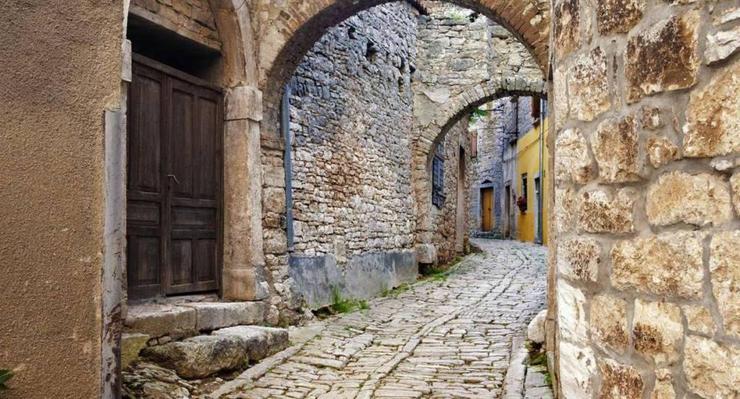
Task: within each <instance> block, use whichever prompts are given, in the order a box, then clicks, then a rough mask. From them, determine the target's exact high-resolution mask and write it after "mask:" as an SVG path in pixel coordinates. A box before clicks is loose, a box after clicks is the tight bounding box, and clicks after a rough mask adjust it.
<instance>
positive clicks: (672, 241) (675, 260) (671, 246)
mask: <svg viewBox="0 0 740 399" xmlns="http://www.w3.org/2000/svg"><path fill="white" fill-rule="evenodd" d="M703 239H704V234H702V233H696V232H677V233H665V234H661V235H658V236H650V237H641V238H636V239H634V240H627V241H621V242H618V243H617V244H616V245H615V246H614V248H613V249H612V251H611V256H612V276H611V278H612V283H613V284H614V286H615V287H617V288H619V289H636V290H638V291H640V292H645V293H649V294H654V295H665V296H679V297H684V298H697V299H698V298H701V294H702V291H703V289H702V280H703V278H704V270H703V267H702V254H703V244H702V241H703ZM646 265H649V267H646Z"/></svg>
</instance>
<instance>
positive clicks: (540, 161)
mask: <svg viewBox="0 0 740 399" xmlns="http://www.w3.org/2000/svg"><path fill="white" fill-rule="evenodd" d="M548 130H549V129H548V126H547V119H546V118H545V123H544V126H540V124H536V125H535V127H534V128H533V129H532V130H530V131H529V132H527V134H525V135H524V136H521V137H520V138H519V140H518V141H517V160H516V170H517V175H516V176H517V180H518V181H517V182H516V183H515V186H516V187H517V193H519V197H518V198H517V199H518V200H520V201H522V202H524V201H526V210H525V211H524V212H522V211H521V209H520V208H519V207H518V206H517V208H518V209H517V210H516V211H517V238H518V239H519V240H521V241H531V242H540V241H541V242H542V243H543V244H545V245H547V242H548V241H547V238H548V237H547V213H548V211H549V210H548V207H547V201H545V200H544V199H546V198H547V195H548V194H549V192H550V185H549V184H548V179H547V178H546V177H547V176H549V175H548V174H549V168H548V165H549V155H548V152H547V148H546V147H545V146H546V143H547V135H548ZM540 136H544V139H543V140H540ZM521 197H523V198H524V199H523V200H521V199H520V198H521ZM518 203H519V201H517V205H518ZM540 210H541V213H542V214H541V216H540V215H538V213H539V212H540ZM539 223H542V227H541V228H540V227H539ZM540 234H541V236H542V239H541V240H540V239H539V237H540Z"/></svg>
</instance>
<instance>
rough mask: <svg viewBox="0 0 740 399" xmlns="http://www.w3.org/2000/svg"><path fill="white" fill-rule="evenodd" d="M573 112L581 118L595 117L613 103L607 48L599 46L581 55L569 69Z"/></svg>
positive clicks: (569, 92)
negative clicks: (605, 51) (608, 72)
mask: <svg viewBox="0 0 740 399" xmlns="http://www.w3.org/2000/svg"><path fill="white" fill-rule="evenodd" d="M567 75H568V77H567V79H568V95H569V103H570V114H571V115H572V116H573V117H575V118H576V119H578V120H581V121H592V120H594V119H595V118H596V117H597V116H598V115H600V114H602V113H604V112H605V111H607V110H608V109H609V108H611V106H612V102H611V92H610V90H609V79H608V77H607V59H606V54H605V53H604V50H602V49H601V48H600V47H597V48H595V49H594V50H593V51H591V52H590V53H587V54H583V55H581V56H579V57H578V58H577V59H576V60H575V62H574V64H573V66H572V67H571V68H570V69H569V70H568V72H567Z"/></svg>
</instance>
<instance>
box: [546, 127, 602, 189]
mask: <svg viewBox="0 0 740 399" xmlns="http://www.w3.org/2000/svg"><path fill="white" fill-rule="evenodd" d="M555 153H556V156H555V179H556V180H557V181H561V182H567V181H571V180H572V181H574V182H576V183H579V184H585V183H587V182H588V181H589V180H591V177H592V171H593V168H592V161H591V155H590V154H589V152H588V143H587V142H586V139H585V138H584V137H583V135H582V134H581V131H580V130H578V129H566V130H565V131H563V132H562V133H560V134H559V135H558V137H557V139H556V140H555Z"/></svg>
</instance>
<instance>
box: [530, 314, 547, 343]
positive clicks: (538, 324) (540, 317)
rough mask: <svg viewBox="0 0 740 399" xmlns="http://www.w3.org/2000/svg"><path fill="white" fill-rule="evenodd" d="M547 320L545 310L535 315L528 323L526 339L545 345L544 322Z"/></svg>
mask: <svg viewBox="0 0 740 399" xmlns="http://www.w3.org/2000/svg"><path fill="white" fill-rule="evenodd" d="M546 319H547V309H544V310H542V311H541V312H540V313H537V316H535V317H534V319H532V321H531V322H529V326H527V339H528V340H530V341H532V342H534V343H537V344H543V343H545V320H546Z"/></svg>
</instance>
